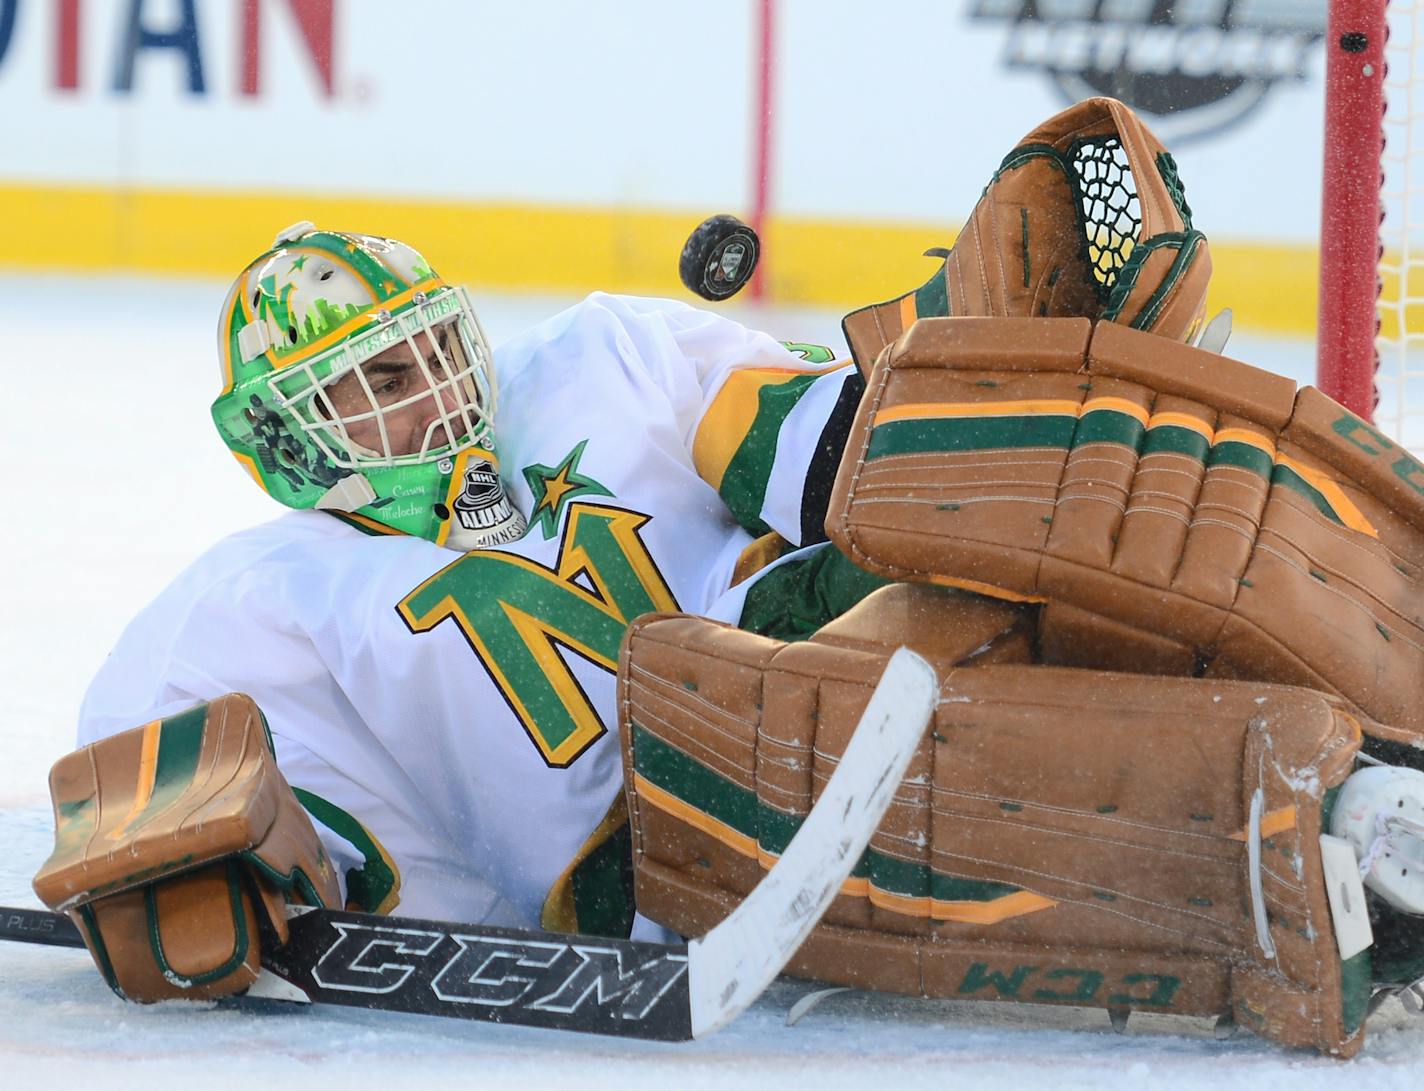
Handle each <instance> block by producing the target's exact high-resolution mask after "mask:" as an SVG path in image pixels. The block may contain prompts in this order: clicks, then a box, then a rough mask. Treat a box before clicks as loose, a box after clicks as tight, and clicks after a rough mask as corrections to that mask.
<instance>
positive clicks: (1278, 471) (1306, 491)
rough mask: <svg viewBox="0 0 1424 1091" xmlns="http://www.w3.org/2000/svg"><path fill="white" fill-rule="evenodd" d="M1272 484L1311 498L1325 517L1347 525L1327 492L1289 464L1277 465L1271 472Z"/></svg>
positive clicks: (1312, 502) (1308, 498)
mask: <svg viewBox="0 0 1424 1091" xmlns="http://www.w3.org/2000/svg"><path fill="white" fill-rule="evenodd" d="M1271 484H1273V485H1280V486H1281V487H1283V488H1287V489H1290V490H1292V491H1293V492H1297V493H1299V494H1300V495H1301V496H1303V497H1305V498H1306V499H1307V500H1309V501H1310V502H1311V504H1313V505H1314V506H1315V509H1316V510H1317V511H1318V512H1320V514H1321V515H1323V516H1325V518H1327V519H1329V520H1330V521H1331V522H1333V523H1339V524H1340V525H1341V526H1344V525H1345V521H1344V520H1343V519H1341V518H1340V516H1338V515H1337V514H1335V509H1334V508H1333V507H1332V506H1331V504H1330V501H1329V500H1328V499H1326V497H1325V494H1324V493H1323V492H1321V491H1320V490H1319V489H1317V488H1316V487H1315V486H1314V485H1312V484H1311V483H1310V482H1309V481H1307V480H1306V479H1305V478H1303V477H1301V476H1300V474H1298V473H1296V472H1295V471H1294V470H1292V469H1291V468H1290V467H1289V466H1282V465H1279V464H1278V465H1276V467H1275V468H1274V469H1273V470H1272V472H1271Z"/></svg>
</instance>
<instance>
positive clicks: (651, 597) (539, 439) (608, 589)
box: [79, 295, 851, 928]
mask: <svg viewBox="0 0 1424 1091" xmlns="http://www.w3.org/2000/svg"><path fill="white" fill-rule="evenodd" d="M793 349H795V350H796V351H793ZM809 356H814V357H815V359H813V360H808V359H807V357H809ZM828 356H829V354H828V353H819V354H817V353H813V352H812V349H811V347H810V346H792V347H791V348H788V347H787V346H784V345H783V344H781V343H779V342H777V341H775V340H773V339H772V338H771V337H769V336H767V335H765V334H760V333H754V332H752V331H749V330H746V329H744V328H743V327H741V326H739V325H737V324H736V323H733V322H730V321H728V320H726V319H723V318H720V317H718V316H715V315H711V314H708V313H706V312H702V311H698V310H695V309H693V308H690V307H686V306H683V305H681V304H677V303H673V302H669V301H660V300H641V299H628V298H623V297H616V296H608V295H594V296H591V297H590V298H589V299H587V300H585V301H584V302H583V303H581V304H579V305H577V306H575V307H573V308H571V309H570V310H568V311H566V312H564V313H562V314H560V315H557V316H555V317H554V318H552V319H550V320H548V321H547V322H545V323H543V324H542V325H540V326H538V327H536V328H534V329H532V330H530V331H528V332H526V333H525V334H523V335H521V336H519V337H517V338H515V339H514V340H512V341H511V342H509V343H507V344H505V345H503V346H501V347H500V349H498V350H497V351H496V353H495V362H496V370H497V375H498V382H499V403H498V408H497V415H496V421H495V436H496V444H497V455H498V461H499V471H500V475H501V478H502V480H503V482H504V484H505V486H506V488H507V490H508V492H509V495H510V498H511V500H512V501H513V502H514V504H515V505H516V506H517V507H518V508H520V510H521V511H522V512H523V513H524V515H525V516H526V518H527V519H528V524H529V527H528V531H527V532H526V534H525V535H524V537H523V538H521V539H520V540H518V541H516V542H513V543H510V544H508V545H507V546H502V547H499V548H493V549H484V550H478V551H475V552H472V553H468V554H460V553H455V552H453V551H451V550H448V549H445V548H442V547H440V546H436V545H434V544H432V543H430V542H428V541H425V540H423V539H419V538H413V537H408V536H405V535H400V534H395V533H393V532H390V531H388V530H386V529H385V528H384V527H382V526H381V525H380V524H376V523H373V522H370V521H369V520H364V519H359V518H357V517H354V516H341V515H333V514H331V513H326V512H316V511H301V512H290V513H288V514H285V515H283V516H282V517H280V518H278V519H276V520H274V521H273V522H270V523H267V524H265V525H262V526H259V527H256V528H254V529H252V530H248V531H245V532H243V533H240V534H236V535H234V536H232V537H230V538H227V539H225V540H224V541H222V542H220V543H218V544H217V545H216V546H215V547H214V548H213V549H212V550H210V551H209V552H208V553H206V554H205V555H204V556H203V557H201V558H200V559H199V560H198V561H197V562H196V563H194V564H193V565H192V566H191V567H190V568H189V569H188V570H187V571H186V572H184V573H183V574H182V575H180V576H179V577H178V579H177V580H176V581H175V582H174V583H173V584H172V585H170V586H169V587H168V588H167V589H166V590H165V591H164V592H163V593H162V594H161V595H160V596H159V597H158V598H157V599H156V600H155V601H154V602H153V603H151V604H150V605H149V606H148V607H147V608H146V609H145V610H144V611H143V612H142V613H141V614H139V616H138V617H137V618H136V619H135V620H134V621H133V622H132V623H131V624H130V625H129V627H128V629H127V630H126V631H125V632H124V634H123V636H122V637H121V638H120V640H119V643H118V646H117V647H116V648H115V649H114V651H113V653H112V655H111V656H110V658H109V660H108V661H107V663H106V664H105V666H104V668H103V669H102V670H101V671H100V673H99V675H98V676H97V677H96V678H95V679H94V681H93V683H92V684H91V686H90V689H89V691H88V693H87V695H86V697H85V700H84V704H83V708H82V711H81V714H80V726H79V741H80V743H81V744H82V743H88V742H92V741H94V740H95V739H98V738H101V737H103V736H105V735H109V734H112V733H114V732H117V731H120V730H123V729H126V728H130V727H134V726H136V725H138V724H142V723H145V722H148V721H150V720H153V719H156V718H159V717H162V716H166V715H170V714H172V713H174V712H177V711H179V710H181V709H183V708H186V707H189V706H191V705H192V704H194V703H196V702H198V701H202V700H208V699H211V698H213V697H216V696H218V695H219V694H222V693H226V692H231V691H240V692H245V693H248V694H250V695H251V696H252V697H253V698H254V699H255V700H256V702H257V704H258V705H259V706H260V707H261V708H262V710H263V712H264V714H265V715H266V717H267V720H268V723H269V726H270V728H271V731H272V735H273V738H274V741H275V745H276V749H277V759H278V764H279V766H280V767H281V769H282V770H283V773H284V774H285V776H286V778H287V780H288V781H289V782H290V783H291V784H292V786H293V788H294V790H296V791H297V794H298V797H299V798H300V799H301V800H302V802H303V803H304V804H305V805H306V807H307V809H308V811H310V812H311V814H312V816H313V818H314V819H315V821H316V824H317V829H318V832H319V833H320V834H321V835H322V838H323V841H324V843H325V844H326V846H327V848H328V850H329V851H330V852H331V855H332V857H333V859H334V860H335V861H336V863H337V867H338V872H339V873H340V874H341V875H342V877H343V880H344V882H345V894H346V897H347V901H348V903H350V904H355V905H359V906H360V907H362V908H366V909H368V910H373V911H385V910H389V909H391V908H392V907H393V906H394V905H395V904H396V903H397V901H399V904H400V906H401V911H402V912H403V913H406V914H410V915H424V916H429V917H443V918H450V919H458V920H470V921H488V922H494V923H508V924H516V925H521V926H533V925H537V924H539V923H541V922H542V923H543V924H544V925H545V926H548V927H565V928H572V927H576V926H584V927H587V926H589V924H590V922H591V921H594V918H595V917H596V916H597V913H598V912H599V911H598V910H597V909H596V908H595V909H594V910H588V909H587V908H586V907H585V906H581V905H577V904H576V895H577V894H578V890H576V889H574V888H575V887H581V888H583V889H584V891H585V892H587V891H590V890H594V891H596V890H599V889H603V890H604V891H605V894H606V892H607V890H608V889H610V888H609V887H608V885H607V879H608V874H607V873H608V872H609V869H613V870H615V871H618V870H619V869H621V868H623V867H624V865H622V864H621V863H620V861H618V860H615V859H613V858H612V857H613V856H616V854H615V853H612V852H609V851H604V852H603V855H604V856H608V857H609V859H608V860H604V861H602V863H601V864H600V862H599V856H600V850H606V848H607V846H608V845H609V844H611V842H610V840H609V839H610V835H611V834H612V833H613V832H614V831H615V829H616V828H617V826H618V825H619V818H620V817H621V811H620V806H621V803H620V801H621V793H620V788H621V779H622V778H621V765H620V755H619V747H618V739H617V730H616V725H617V715H616V711H615V707H614V680H615V671H616V668H617V656H618V646H619V641H620V638H621V636H622V634H623V631H624V629H625V628H626V626H627V624H628V622H629V621H631V620H632V619H633V618H634V617H636V616H637V615H639V614H642V613H646V612H648V611H652V610H681V611H685V612H689V613H696V614H710V615H713V616H722V617H724V618H731V619H735V617H736V614H737V610H736V603H737V601H738V600H739V597H740V593H741V590H742V589H741V588H738V589H737V590H736V591H733V592H731V594H730V595H728V590H729V587H730V586H731V584H732V583H733V576H734V572H735V571H736V569H737V565H738V561H739V559H742V557H743V554H744V553H746V552H748V547H749V546H750V545H751V543H752V542H753V540H754V532H761V531H763V530H765V529H768V528H769V529H772V530H775V531H777V532H778V533H779V534H780V535H781V536H782V537H784V538H786V539H787V540H788V541H790V542H792V543H798V542H800V541H801V540H802V538H803V530H802V527H803V523H806V522H807V518H808V516H807V512H806V510H805V508H806V504H807V502H808V501H807V498H808V496H812V495H813V494H814V495H823V494H824V491H825V482H824V481H820V480H817V481H815V482H814V484H813V486H812V487H808V484H807V482H808V479H813V478H824V477H825V476H826V474H827V473H832V474H833V472H834V460H831V462H830V463H829V466H827V465H825V462H826V457H825V456H826V452H824V451H821V452H820V454H818V453H817V452H818V447H819V446H823V445H824V444H823V435H822V433H823V430H824V428H825V427H826V423H827V421H828V419H829V418H830V417H831V416H832V414H833V413H835V412H842V413H843V412H844V410H843V408H842V410H839V411H837V409H836V406H837V404H838V402H839V403H841V404H842V405H843V404H844V402H845V399H846V392H845V389H843V388H847V387H848V383H847V377H848V376H849V375H850V374H851V371H850V370H847V369H846V368H847V365H840V366H836V365H834V364H832V363H830V362H829V361H828V360H825V359H824V357H828ZM818 459H819V460H820V465H819V468H818V461H817V460H818ZM813 506H814V505H813ZM596 865H598V866H601V867H602V869H603V872H604V873H605V874H603V875H602V876H600V875H599V874H598V873H597V872H598V867H597V866H596ZM578 868H583V869H585V870H586V871H587V872H588V875H587V876H584V879H585V880H586V881H582V882H580V883H576V882H575V881H574V875H575V871H576V869H578ZM600 884H602V886H601V885H600ZM615 885H620V884H615ZM605 908H607V907H605ZM624 908H625V911H626V903H625V907H624ZM590 914H592V916H591V915H590ZM594 926H595V927H596V926H597V924H596V922H595V924H594Z"/></svg>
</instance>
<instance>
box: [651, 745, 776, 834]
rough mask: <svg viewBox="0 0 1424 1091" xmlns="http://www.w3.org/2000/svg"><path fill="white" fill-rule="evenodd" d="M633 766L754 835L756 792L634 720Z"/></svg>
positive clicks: (661, 785)
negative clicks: (672, 744)
mask: <svg viewBox="0 0 1424 1091" xmlns="http://www.w3.org/2000/svg"><path fill="white" fill-rule="evenodd" d="M633 768H634V769H635V770H636V771H637V772H639V773H641V774H642V775H643V776H645V777H647V778H648V780H650V781H652V782H653V783H654V784H656V785H657V786H658V787H659V788H662V789H663V790H665V791H668V792H671V793H672V794H673V795H675V796H677V798H678V799H680V800H682V801H683V802H684V803H686V804H688V805H689V806H692V807H696V808H697V809H698V810H699V811H701V812H703V813H704V814H709V815H711V816H712V817H713V818H715V819H716V820H717V821H718V822H721V823H722V824H723V825H724V826H730V827H731V828H732V829H734V830H736V831H737V832H738V833H739V834H741V835H742V836H743V837H751V838H755V837H756V835H757V818H758V811H759V810H760V804H759V803H758V802H757V797H756V793H755V792H752V791H749V790H748V789H746V788H743V787H742V786H741V785H740V784H733V783H732V782H731V781H730V780H727V779H726V778H725V777H721V776H718V775H717V774H716V773H714V772H712V770H711V769H708V768H707V767H706V766H705V765H703V764H702V763H701V762H697V761H694V760H693V759H692V758H690V757H688V756H687V755H686V754H684V753H683V752H682V751H681V750H677V749H675V748H674V747H672V746H669V745H668V744H667V743H665V742H663V740H662V739H660V738H658V737H657V736H656V735H654V734H652V733H651V732H649V731H648V729H647V728H645V727H643V726H641V725H640V724H638V723H634V724H633Z"/></svg>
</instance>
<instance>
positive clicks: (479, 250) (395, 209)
mask: <svg viewBox="0 0 1424 1091" xmlns="http://www.w3.org/2000/svg"><path fill="white" fill-rule="evenodd" d="M0 207H3V208H4V209H5V210H6V228H5V232H4V234H3V237H0V266H4V267H9V268H11V269H16V270H23V271H24V272H26V273H29V272H32V271H34V270H37V269H45V270H64V271H83V272H94V271H102V270H112V271H124V272H146V273H160V274H165V275H172V276H183V277H191V276H208V277H214V278H219V279H221V280H223V281H224V282H227V281H230V280H231V279H232V278H233V277H235V276H236V275H237V273H238V271H239V270H240V269H242V268H243V267H244V266H245V265H246V264H247V263H248V262H249V261H251V260H252V259H253V258H254V257H256V256H257V254H259V253H261V252H262V250H263V249H264V248H266V246H267V245H268V243H270V242H271V240H272V235H273V232H275V231H276V230H277V229H278V228H281V227H283V226H285V225H286V224H289V223H293V222H295V221H297V220H312V221H314V222H315V223H317V224H318V225H319V226H322V227H329V228H334V229H336V230H349V231H371V232H375V233H377V234H387V235H392V236H395V237H396V238H400V239H405V240H407V241H409V242H410V243H412V244H414V245H415V246H416V247H417V248H418V249H420V250H421V251H423V252H424V253H425V254H426V256H428V257H429V258H430V260H431V261H433V262H434V263H435V267H436V268H437V269H439V270H441V271H442V272H443V273H444V275H445V276H446V277H447V278H448V279H450V280H452V281H455V282H457V283H458V282H468V283H472V284H475V285H477V286H481V287H491V288H501V289H506V290H515V291H539V292H569V293H574V292H577V293H583V292H587V291H589V290H591V289H593V288H602V289H605V290H608V291H616V292H645V293H649V294H654V295H681V293H682V291H683V289H682V288H681V286H680V285H679V283H678V280H677V272H676V268H677V263H676V262H675V261H673V260H671V259H672V258H673V257H674V256H676V255H677V253H678V252H679V251H680V250H681V248H682V243H683V240H684V239H686V237H687V233H688V232H689V231H690V230H692V228H693V227H694V226H696V224H697V223H698V221H699V220H701V219H702V217H703V216H704V215H706V210H705V209H703V210H695V209H690V210H687V211H684V212H678V211H667V210H665V209H653V208H645V209H644V208H630V207H599V206H591V205H590V206H572V205H537V204H519V203H509V202H494V201H485V202H471V201H449V200H444V201H442V200H426V199H419V198H410V197H407V198H399V197H392V196H389V195H385V196H380V197H364V198H363V197H350V196H342V195H336V194H313V193H297V192H292V193H271V192H264V193H255V192H250V191H247V192H244V191H241V190H219V189H207V190H196V189H178V188H164V187H158V186H139V187H128V186H125V187H123V188H120V187H117V186H116V187H112V188H106V187H100V186H75V185H72V184H68V183H65V182H59V183H57V184H44V183H41V184H35V183H26V184H20V183H11V184H0ZM945 213H946V216H948V217H962V216H966V215H968V214H969V208H967V207H965V208H946V209H945ZM956 232H957V228H956V227H955V225H954V223H953V222H952V221H951V220H950V219H945V220H938V221H922V222H918V223H905V222H903V221H902V222H890V221H875V220H860V221H856V220H846V219H829V218H825V219H822V218H811V217H804V216H777V217H775V218H773V219H771V220H770V221H769V222H768V223H767V225H766V228H765V230H764V231H763V232H762V234H763V243H764V245H765V247H766V251H767V253H770V254H775V255H776V260H775V261H774V262H771V263H769V265H768V268H767V272H768V280H767V292H768V296H769V298H771V299H774V300H776V301H777V302H779V303H803V304H810V305H823V306H828V307H840V308H843V309H845V310H851V309H853V308H856V307H863V306H865V305H866V304H867V303H872V302H878V301H879V300H884V299H893V298H896V297H898V296H899V295H901V294H902V293H904V292H905V290H906V288H907V286H911V285H919V284H923V283H924V282H925V279H926V277H927V276H928V275H929V274H930V273H931V272H932V271H933V270H934V268H935V265H934V264H933V263H931V262H929V261H927V260H926V259H925V258H924V257H923V256H922V253H923V251H924V249H925V247H926V246H949V245H951V244H952V243H953V241H954V236H955V234H956ZM571 238H576V239H578V240H580V245H579V246H576V247H569V246H568V240H569V239H571ZM846 254H854V255H855V258H856V260H855V261H846V260H845V255H846ZM1318 254H1319V252H1318V248H1317V246H1316V245H1315V244H1314V243H1299V244H1289V243H1287V244H1276V243H1261V242H1252V241H1236V242H1233V241H1231V240H1223V239H1219V238H1213V239H1212V242H1211V259H1212V278H1211V289H1210V293H1209V295H1208V300H1207V306H1208V309H1209V310H1210V311H1211V312H1212V313H1215V312H1216V311H1217V310H1219V309H1220V308H1221V307H1225V306H1230V307H1232V308H1233V310H1234V311H1235V321H1236V328H1237V329H1241V330H1248V329H1250V330H1262V331H1275V332H1279V333H1290V334H1297V335H1301V336H1313V335H1314V333H1315V327H1316V299H1317V295H1318V279H1317V277H1318V272H1317V271H1318V269H1319V256H1318ZM911 300H912V302H911V303H910V305H909V307H908V308H907V309H908V310H909V311H910V312H911V313H912V312H913V294H912V295H911ZM902 306H903V305H902ZM1410 315H1411V324H1412V325H1414V324H1417V323H1418V320H1419V316H1417V315H1415V314H1414V312H1413V311H1411V312H1410ZM1392 321H1394V319H1393V316H1392V315H1387V316H1386V330H1385V332H1386V333H1390V332H1391V327H1390V326H1389V323H1390V322H1392ZM794 333H795V331H789V332H788V336H790V335H794Z"/></svg>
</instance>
